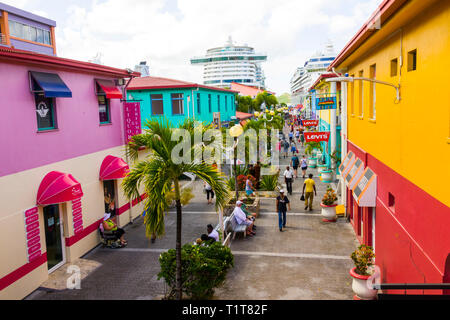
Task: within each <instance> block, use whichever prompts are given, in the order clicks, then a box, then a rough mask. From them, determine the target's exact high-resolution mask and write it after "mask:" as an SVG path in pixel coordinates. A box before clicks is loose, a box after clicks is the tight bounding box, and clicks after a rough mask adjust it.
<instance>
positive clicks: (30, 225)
mask: <svg viewBox="0 0 450 320" xmlns="http://www.w3.org/2000/svg"><path fill="white" fill-rule="evenodd" d="M38 212H39V210H38V207H34V208H31V209H28V210H26V211H25V214H24V219H25V232H26V239H27V258H28V262H32V261H34V260H36V259H37V258H39V257H40V256H41V233H40V230H39V213H38Z"/></svg>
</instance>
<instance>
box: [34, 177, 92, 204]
mask: <svg viewBox="0 0 450 320" xmlns="http://www.w3.org/2000/svg"><path fill="white" fill-rule="evenodd" d="M82 196H83V190H81V185H80V183H79V182H78V181H77V180H75V178H74V177H72V175H71V174H67V173H62V172H58V171H52V172H50V173H49V174H47V175H46V176H45V177H44V179H43V180H42V182H41V185H40V186H39V189H38V194H37V204H38V205H49V204H57V203H62V202H67V201H72V200H75V199H78V198H81V197H82Z"/></svg>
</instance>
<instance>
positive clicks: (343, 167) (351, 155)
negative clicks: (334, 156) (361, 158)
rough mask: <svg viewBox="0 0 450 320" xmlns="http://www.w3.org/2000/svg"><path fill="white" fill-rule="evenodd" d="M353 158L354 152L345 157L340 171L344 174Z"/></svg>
mask: <svg viewBox="0 0 450 320" xmlns="http://www.w3.org/2000/svg"><path fill="white" fill-rule="evenodd" d="M352 157H353V152H351V151H349V152H348V153H347V155H346V156H345V158H344V160H343V161H342V163H341V165H340V166H339V171H340V172H341V173H342V172H343V171H344V169H345V168H346V167H347V165H348V163H349V161H350V159H351V158H352Z"/></svg>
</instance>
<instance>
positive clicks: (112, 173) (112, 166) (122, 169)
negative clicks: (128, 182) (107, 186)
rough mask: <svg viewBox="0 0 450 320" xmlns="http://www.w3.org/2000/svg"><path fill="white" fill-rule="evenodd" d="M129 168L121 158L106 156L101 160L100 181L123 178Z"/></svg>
mask: <svg viewBox="0 0 450 320" xmlns="http://www.w3.org/2000/svg"><path fill="white" fill-rule="evenodd" d="M129 171H130V167H128V164H127V163H126V162H125V161H123V160H122V159H121V158H118V157H113V156H107V157H106V158H105V160H103V163H102V166H101V167H100V180H115V179H121V178H124V177H125V176H126V175H127V174H128V172H129Z"/></svg>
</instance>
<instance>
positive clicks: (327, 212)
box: [320, 203, 337, 222]
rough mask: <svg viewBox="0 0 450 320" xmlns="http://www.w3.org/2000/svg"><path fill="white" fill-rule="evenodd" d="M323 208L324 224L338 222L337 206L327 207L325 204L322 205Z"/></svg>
mask: <svg viewBox="0 0 450 320" xmlns="http://www.w3.org/2000/svg"><path fill="white" fill-rule="evenodd" d="M320 206H321V207H322V217H323V219H322V221H324V222H336V207H337V204H333V205H331V206H327V205H325V204H323V203H321V204H320Z"/></svg>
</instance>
